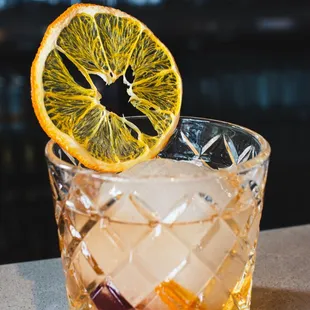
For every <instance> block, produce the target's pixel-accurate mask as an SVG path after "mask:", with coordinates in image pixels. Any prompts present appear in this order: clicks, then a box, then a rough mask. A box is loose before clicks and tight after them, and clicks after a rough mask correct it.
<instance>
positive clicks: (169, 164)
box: [120, 158, 209, 178]
mask: <svg viewBox="0 0 310 310" xmlns="http://www.w3.org/2000/svg"><path fill="white" fill-rule="evenodd" d="M208 171H209V169H208V168H206V167H203V166H201V165H200V166H199V163H196V162H192V161H175V160H172V159H165V158H157V159H151V160H148V161H145V162H142V163H140V164H138V165H135V166H134V167H132V168H130V169H128V170H125V171H124V172H122V173H121V174H120V175H121V176H125V177H150V178H154V177H155V178H156V177H169V178H188V177H195V176H203V175H205V174H206V173H207V172H208Z"/></svg>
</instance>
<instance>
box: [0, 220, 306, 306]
mask: <svg viewBox="0 0 310 310" xmlns="http://www.w3.org/2000/svg"><path fill="white" fill-rule="evenodd" d="M0 300H1V303H0V309H3V310H7V309H13V310H26V309H28V310H66V309H68V304H67V301H66V293H65V287H64V277H63V274H62V267H61V261H60V259H51V260H42V261H35V262H28V263H18V264H11V265H2V266H0ZM251 310H310V225H306V226H296V227H291V228H284V229H276V230H269V231H264V232H262V233H261V235H260V240H259V247H258V259H257V265H256V271H255V278H254V289H253V297H252V307H251Z"/></svg>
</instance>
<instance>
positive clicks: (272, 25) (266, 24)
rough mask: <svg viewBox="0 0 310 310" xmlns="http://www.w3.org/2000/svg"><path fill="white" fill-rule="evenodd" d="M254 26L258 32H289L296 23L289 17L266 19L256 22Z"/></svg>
mask: <svg viewBox="0 0 310 310" xmlns="http://www.w3.org/2000/svg"><path fill="white" fill-rule="evenodd" d="M256 26H257V28H258V29H259V30H290V29H292V28H294V27H295V26H296V23H295V21H294V20H293V19H291V18H289V17H266V18H261V19H260V20H258V21H257V23H256Z"/></svg>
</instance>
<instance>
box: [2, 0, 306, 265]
mask: <svg viewBox="0 0 310 310" xmlns="http://www.w3.org/2000/svg"><path fill="white" fill-rule="evenodd" d="M73 3H75V2H70V1H67V0H38V1H32V0H0V176H1V181H0V182H1V183H0V264H2V263H9V262H17V261H26V260H35V259H43V258H51V257H56V256H59V253H58V241H57V234H56V225H55V221H54V213H53V206H52V196H51V191H50V187H49V183H48V176H47V169H46V163H45V159H44V146H45V143H46V142H47V140H48V138H47V136H46V135H45V134H44V133H43V132H42V130H41V128H40V127H39V125H38V123H37V121H36V119H35V116H34V113H33V111H32V107H31V101H30V87H29V75H30V66H31V62H32V60H33V58H34V55H35V52H36V50H37V48H38V45H39V43H40V40H41V38H42V36H43V34H44V31H45V29H46V27H47V25H48V24H49V23H50V22H51V21H52V20H53V19H54V18H56V17H57V16H58V15H59V14H60V13H61V12H62V11H63V10H64V9H65V8H67V7H68V6H70V5H71V4H73ZM94 3H95V2H94ZM96 3H100V4H104V5H108V6H114V7H117V8H120V9H122V10H124V11H126V12H128V13H130V14H132V15H134V16H136V17H137V18H139V19H140V20H141V21H143V22H144V23H145V24H146V25H148V26H149V27H150V28H151V29H152V30H153V31H154V32H155V33H156V34H157V35H158V37H159V38H160V39H161V40H162V41H163V42H164V43H165V44H166V45H167V46H168V48H169V49H170V50H171V52H172V53H173V55H174V56H175V59H176V61H177V63H178V65H179V68H180V72H181V75H182V77H183V83H184V100H183V111H182V114H183V115H194V116H201V117H209V118H217V119H221V120H225V121H230V122H234V123H238V124H240V125H244V126H247V127H249V128H251V129H253V130H256V131H258V132H259V133H261V134H262V135H263V136H264V137H265V138H266V139H267V140H268V141H269V142H270V144H271V146H272V157H271V164H270V172H269V178H268V182H267V191H266V198H265V208H264V214H263V220H262V226H261V227H262V229H270V228H277V227H285V226H292V225H299V224H304V223H309V222H310V208H309V202H308V200H307V199H306V197H307V191H308V190H309V185H310V184H309V172H310V160H309V154H310V143H309V141H308V137H309V133H310V45H309V41H310V2H309V1H308V0H106V1H100V2H96ZM308 46H309V47H308ZM113 87H114V88H113V91H110V92H109V96H110V97H111V100H113V102H115V104H116V106H115V110H116V111H119V112H121V113H124V114H125V115H128V114H130V113H132V110H129V108H128V103H127V96H126V92H125V88H124V86H123V85H122V84H121V83H116V85H113ZM111 89H112V88H111Z"/></svg>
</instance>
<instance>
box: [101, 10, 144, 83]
mask: <svg viewBox="0 0 310 310" xmlns="http://www.w3.org/2000/svg"><path fill="white" fill-rule="evenodd" d="M95 21H96V23H97V25H98V29H99V34H100V38H101V42H102V45H103V49H104V51H105V54H106V57H107V59H108V63H109V67H110V69H111V71H112V73H113V76H115V77H118V76H119V75H121V74H124V73H125V71H126V69H127V67H128V63H129V60H130V57H131V54H132V51H133V49H134V48H135V46H136V43H137V40H138V38H139V35H140V33H141V28H142V25H141V24H140V23H138V22H137V21H135V20H133V19H132V18H127V17H117V16H114V15H111V14H96V15H95Z"/></svg>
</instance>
